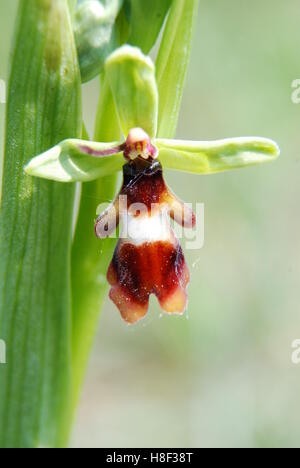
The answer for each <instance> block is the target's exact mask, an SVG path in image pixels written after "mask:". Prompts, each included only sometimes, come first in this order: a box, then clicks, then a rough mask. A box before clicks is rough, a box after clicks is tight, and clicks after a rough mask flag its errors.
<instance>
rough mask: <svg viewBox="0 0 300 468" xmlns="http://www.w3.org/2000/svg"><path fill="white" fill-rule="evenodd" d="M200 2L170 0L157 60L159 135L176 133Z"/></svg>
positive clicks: (169, 136)
mask: <svg viewBox="0 0 300 468" xmlns="http://www.w3.org/2000/svg"><path fill="white" fill-rule="evenodd" d="M198 6H199V0H173V2H172V6H171V9H170V12H169V16H168V19H167V23H166V26H165V31H164V34H163V37H162V41H161V45H160V48H159V53H158V56H157V60H156V80H157V85H158V91H159V121H158V136H159V137H162V138H173V137H174V135H175V133H176V128H177V123H178V117H179V112H180V106H181V101H182V95H183V90H184V85H185V81H186V75H187V71H188V66H189V62H190V56H191V48H192V41H193V36H194V34H193V33H194V29H195V23H196V19H197V12H198Z"/></svg>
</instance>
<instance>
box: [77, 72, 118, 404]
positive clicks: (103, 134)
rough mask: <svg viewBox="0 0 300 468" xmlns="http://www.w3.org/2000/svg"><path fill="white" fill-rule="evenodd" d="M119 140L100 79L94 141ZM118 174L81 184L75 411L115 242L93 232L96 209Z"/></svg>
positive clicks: (106, 90)
mask: <svg viewBox="0 0 300 468" xmlns="http://www.w3.org/2000/svg"><path fill="white" fill-rule="evenodd" d="M119 137H120V128H119V124H118V119H117V116H116V112H115V106H114V102H113V99H112V95H111V91H110V88H109V85H108V83H107V81H106V79H105V78H103V77H102V79H101V95H100V100H99V105H98V111H97V121H96V127H95V138H94V139H95V141H104V142H105V141H112V140H115V139H116V140H118V139H119ZM117 180H118V176H117V175H112V176H107V177H103V178H100V179H98V180H96V181H95V182H88V183H85V184H83V185H82V194H81V203H80V210H79V216H78V221H77V227H76V233H75V238H74V243H73V249H72V298H73V333H72V349H73V353H72V359H73V407H74V409H75V407H76V404H77V401H78V397H79V393H80V388H81V384H82V381H83V377H84V373H85V368H86V363H87V359H88V356H89V352H90V349H91V346H92V343H93V338H94V336H95V333H96V330H97V324H98V320H99V315H100V311H101V305H102V303H103V300H104V298H105V296H106V294H107V290H108V284H107V280H106V272H107V269H108V266H109V262H110V260H111V257H112V254H113V250H114V247H115V244H116V240H115V239H106V240H99V239H97V238H96V236H95V232H94V220H95V219H96V210H97V206H98V205H99V204H101V203H106V202H111V201H112V200H113V199H114V197H115V194H116V187H117Z"/></svg>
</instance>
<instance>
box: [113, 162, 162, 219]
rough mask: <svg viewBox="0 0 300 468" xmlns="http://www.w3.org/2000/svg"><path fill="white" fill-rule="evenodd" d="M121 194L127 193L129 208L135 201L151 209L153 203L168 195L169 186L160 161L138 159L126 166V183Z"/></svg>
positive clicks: (159, 201)
mask: <svg viewBox="0 0 300 468" xmlns="http://www.w3.org/2000/svg"><path fill="white" fill-rule="evenodd" d="M121 195H127V200H128V208H129V207H130V205H132V204H135V203H142V204H144V205H145V206H146V207H147V209H148V210H149V211H150V210H151V206H152V205H153V204H158V203H161V202H163V201H164V200H165V199H166V197H168V188H167V186H166V184H165V181H164V178H163V172H162V168H161V165H160V164H159V163H158V162H153V161H152V162H151V163H149V162H147V161H145V160H141V159H137V160H135V161H132V163H129V164H126V165H125V166H124V184H123V188H122V191H121Z"/></svg>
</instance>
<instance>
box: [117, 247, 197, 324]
mask: <svg viewBox="0 0 300 468" xmlns="http://www.w3.org/2000/svg"><path fill="white" fill-rule="evenodd" d="M108 281H109V283H110V284H111V286H112V289H111V292H110V297H111V299H112V300H113V301H114V303H115V304H116V306H117V307H118V308H119V310H120V312H121V314H122V316H123V318H125V320H127V321H128V322H130V323H133V322H135V321H136V320H138V319H139V318H141V317H143V316H144V315H145V313H146V312H147V310H148V303H149V296H150V294H155V295H156V296H157V298H158V300H159V302H160V304H161V306H162V308H163V309H164V310H165V311H166V312H178V313H180V312H184V310H185V307H186V302H187V296H186V291H185V290H186V286H187V284H188V282H189V272H188V268H187V265H186V262H185V259H184V255H183V252H182V249H181V247H180V245H179V243H178V242H176V244H174V245H173V244H172V243H171V242H154V243H145V244H142V245H140V246H136V245H133V244H131V243H126V242H125V243H124V242H122V241H120V242H119V244H118V246H117V249H116V251H115V254H114V257H113V260H112V262H111V265H110V268H109V271H108Z"/></svg>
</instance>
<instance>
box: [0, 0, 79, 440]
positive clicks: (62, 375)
mask: <svg viewBox="0 0 300 468" xmlns="http://www.w3.org/2000/svg"><path fill="white" fill-rule="evenodd" d="M15 37H16V39H15V45H14V49H13V55H12V65H11V73H10V83H9V94H8V106H7V128H6V150H5V161H4V171H3V193H2V205H1V213H0V337H1V338H2V339H4V340H5V341H6V346H7V364H6V365H5V366H0V446H1V447H16V448H21V447H61V446H64V445H65V444H66V442H67V437H68V433H67V431H68V424H69V419H70V415H71V405H70V394H71V387H70V383H71V310H70V284H69V283H70V244H71V232H72V216H73V201H74V185H73V184H70V185H68V186H64V185H63V184H58V183H53V182H49V181H45V180H40V179H37V178H32V177H28V176H27V175H25V174H24V172H23V167H24V164H25V163H26V162H28V160H29V159H30V158H31V157H32V155H33V154H38V153H41V152H43V151H45V150H46V149H47V148H49V147H51V146H53V145H55V144H56V143H57V142H59V141H61V140H63V139H65V138H72V137H73V138H76V137H78V136H79V135H80V128H81V122H80V115H81V109H80V75H79V68H78V65H77V55H76V50H75V45H74V39H73V33H72V30H71V22H70V16H69V11H68V3H67V0H20V5H19V12H18V21H17V29H16V36H15Z"/></svg>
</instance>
